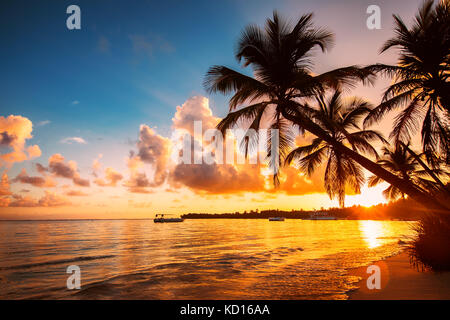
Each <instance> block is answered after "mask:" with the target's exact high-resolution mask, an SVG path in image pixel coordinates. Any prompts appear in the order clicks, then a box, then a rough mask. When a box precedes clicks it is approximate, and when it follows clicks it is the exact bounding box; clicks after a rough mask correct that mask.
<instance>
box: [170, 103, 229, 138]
mask: <svg viewBox="0 0 450 320" xmlns="http://www.w3.org/2000/svg"><path fill="white" fill-rule="evenodd" d="M195 121H201V122H202V127H203V131H204V130H207V129H211V128H215V126H216V125H217V123H219V121H220V119H219V118H216V117H214V116H213V113H212V111H211V109H210V108H209V99H208V98H205V97H202V96H194V97H192V98H189V99H188V100H186V102H185V103H183V104H182V105H181V106H177V111H176V112H175V115H174V117H173V118H172V123H173V128H174V129H184V130H186V131H187V132H189V133H190V134H191V135H194V122H195Z"/></svg>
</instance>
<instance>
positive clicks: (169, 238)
mask: <svg viewBox="0 0 450 320" xmlns="http://www.w3.org/2000/svg"><path fill="white" fill-rule="evenodd" d="M412 234H413V232H412V230H411V226H410V223H408V222H401V221H350V220H349V221H306V220H289V219H288V220H286V221H284V222H269V221H267V220H247V219H246V220H186V221H184V222H183V223H176V224H155V223H153V221H152V220H103V221H100V220H97V221H39V222H30V221H27V222H1V224H0V298H2V299H5V298H71V299H73V298H74V299H83V298H103V299H122V298H123V299H135V298H136V299H308V298H310V299H345V298H346V295H345V292H346V291H347V290H349V289H351V288H353V287H354V282H353V281H354V279H351V278H350V277H348V276H347V275H346V274H347V271H348V269H350V268H355V267H358V266H362V265H366V264H368V263H370V262H372V261H374V260H379V259H382V258H385V257H387V256H390V255H392V254H395V253H397V252H398V251H399V250H400V249H401V248H400V247H399V245H398V240H399V239H405V238H407V237H410V236H411V235H412ZM72 264H75V265H78V266H80V268H81V272H82V290H81V291H78V292H73V291H68V290H67V289H66V288H65V284H66V279H67V276H68V275H67V274H66V268H67V266H69V265H72Z"/></svg>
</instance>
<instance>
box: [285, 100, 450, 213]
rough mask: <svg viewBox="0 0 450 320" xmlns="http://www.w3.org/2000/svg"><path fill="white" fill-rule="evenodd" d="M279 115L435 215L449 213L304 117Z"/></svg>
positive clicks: (410, 185) (443, 207) (406, 182)
mask: <svg viewBox="0 0 450 320" xmlns="http://www.w3.org/2000/svg"><path fill="white" fill-rule="evenodd" d="M281 113H282V115H283V117H285V118H286V119H288V120H290V121H292V122H293V123H297V124H300V125H301V126H302V127H303V128H305V129H306V130H307V131H309V132H310V133H312V134H314V135H316V136H317V137H319V138H321V139H323V140H324V141H326V142H328V143H330V144H332V145H333V147H335V148H336V149H337V150H338V151H340V152H342V153H343V154H345V155H347V156H348V157H350V158H351V159H353V160H355V161H356V162H357V163H359V164H360V165H361V166H363V167H364V168H366V169H367V170H369V171H370V172H372V173H373V174H375V175H376V176H378V177H380V178H381V179H383V180H384V181H386V182H388V183H390V184H392V185H394V186H396V187H397V188H398V189H400V190H401V191H402V192H403V193H405V194H407V195H408V196H410V197H411V198H412V199H414V200H416V201H417V202H419V203H421V204H423V205H425V206H426V207H427V208H430V209H432V210H433V211H435V212H436V213H450V209H449V208H448V207H447V206H445V205H443V204H441V203H440V202H438V201H437V200H436V199H434V198H433V197H430V196H429V195H428V194H426V193H424V192H422V191H420V190H418V189H417V188H416V187H415V186H414V185H413V184H411V183H409V182H408V181H405V180H403V179H401V178H399V177H397V176H396V175H394V174H392V173H391V172H389V171H387V170H385V169H384V168H382V167H381V166H380V165H378V164H377V163H375V162H373V161H371V160H370V159H367V158H366V157H364V156H362V155H360V154H359V153H357V152H355V151H353V150H352V149H350V148H347V147H346V146H344V145H343V144H341V143H340V142H338V141H336V140H334V139H333V138H332V137H330V136H329V135H328V134H327V133H326V132H325V131H324V130H323V129H322V128H321V127H320V126H318V125H317V124H315V123H314V122H313V121H311V120H310V119H308V118H306V117H305V116H303V115H301V114H298V113H297V114H296V115H295V116H294V115H292V114H289V113H288V112H287V111H286V109H285V108H281Z"/></svg>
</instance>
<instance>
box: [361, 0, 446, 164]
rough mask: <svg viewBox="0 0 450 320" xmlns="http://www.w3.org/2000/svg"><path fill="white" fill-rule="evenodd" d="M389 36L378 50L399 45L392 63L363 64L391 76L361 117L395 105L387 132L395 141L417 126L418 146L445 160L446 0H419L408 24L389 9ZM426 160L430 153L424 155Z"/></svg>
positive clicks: (382, 112)
mask: <svg viewBox="0 0 450 320" xmlns="http://www.w3.org/2000/svg"><path fill="white" fill-rule="evenodd" d="M394 19H395V23H396V28H395V33H396V35H395V37H394V38H392V39H390V40H388V41H387V42H386V43H385V44H384V46H383V47H382V49H381V53H383V52H385V51H386V50H389V49H391V48H394V47H397V48H399V49H400V58H399V61H398V65H397V66H389V65H383V64H377V65H374V66H371V67H369V68H368V69H369V70H372V71H375V72H381V73H385V74H387V75H389V76H393V77H394V84H392V85H391V86H390V87H389V88H388V89H387V90H386V91H385V93H384V96H383V101H382V103H381V104H380V105H379V106H378V107H377V108H375V109H374V110H373V111H372V112H371V113H370V114H369V116H368V117H367V119H366V121H365V124H366V125H370V124H372V123H374V122H376V121H379V120H380V119H381V118H383V116H384V115H386V113H388V112H390V111H392V110H394V109H397V108H401V109H402V111H401V112H400V113H399V114H398V115H397V116H396V118H395V123H394V128H393V130H392V132H391V134H390V138H392V139H393V140H394V142H395V143H398V142H399V141H402V142H406V141H409V140H410V138H411V134H413V133H415V132H416V131H417V130H418V129H419V128H420V127H421V128H422V129H421V134H422V145H423V151H424V152H427V154H428V155H431V154H433V153H435V152H437V153H442V154H444V155H445V156H446V159H447V162H448V163H449V161H450V149H449V143H448V141H449V138H450V133H449V129H448V128H449V122H448V119H449V115H450V83H449V76H450V1H449V0H442V1H440V2H439V3H438V4H437V5H436V6H434V5H433V1H432V0H428V1H426V2H424V4H423V5H422V7H421V8H420V9H419V13H418V14H417V16H416V18H415V21H414V23H413V25H412V26H411V27H410V28H408V27H407V26H406V25H405V23H404V22H403V20H402V19H401V18H400V17H399V16H397V15H394ZM428 160H429V162H432V158H431V157H428Z"/></svg>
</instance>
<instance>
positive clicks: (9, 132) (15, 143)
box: [0, 115, 41, 165]
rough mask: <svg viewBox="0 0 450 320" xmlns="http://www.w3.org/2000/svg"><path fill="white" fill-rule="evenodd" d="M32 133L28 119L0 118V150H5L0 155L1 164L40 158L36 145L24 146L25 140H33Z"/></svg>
mask: <svg viewBox="0 0 450 320" xmlns="http://www.w3.org/2000/svg"><path fill="white" fill-rule="evenodd" d="M32 131H33V123H32V122H31V121H30V120H29V119H28V118H25V117H22V116H15V115H10V116H8V117H6V118H5V117H3V116H1V117H0V149H1V150H2V151H3V150H7V151H6V153H3V154H1V155H0V159H1V160H2V161H1V162H6V163H8V164H13V163H15V162H22V161H25V160H29V159H32V158H36V157H39V156H41V150H40V148H39V146H38V145H33V146H28V147H27V146H26V140H28V139H31V138H33V136H32V134H31V132H32ZM27 153H28V155H27ZM0 165H1V163H0Z"/></svg>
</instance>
